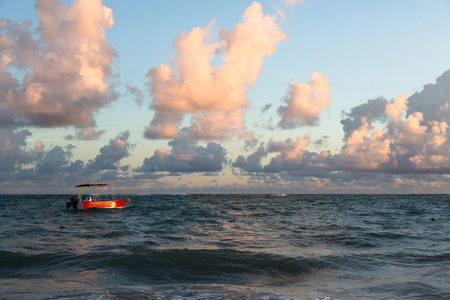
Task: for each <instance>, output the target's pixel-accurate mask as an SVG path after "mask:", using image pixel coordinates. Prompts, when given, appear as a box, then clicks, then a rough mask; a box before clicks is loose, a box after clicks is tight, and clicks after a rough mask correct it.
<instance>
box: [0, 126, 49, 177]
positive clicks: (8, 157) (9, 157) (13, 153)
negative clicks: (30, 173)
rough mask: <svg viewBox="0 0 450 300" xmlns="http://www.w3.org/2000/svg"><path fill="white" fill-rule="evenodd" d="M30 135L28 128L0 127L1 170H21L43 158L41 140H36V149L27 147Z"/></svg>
mask: <svg viewBox="0 0 450 300" xmlns="http://www.w3.org/2000/svg"><path fill="white" fill-rule="evenodd" d="M30 135H31V132H30V131H29V130H27V129H23V130H20V131H14V130H10V129H0V172H15V171H20V170H21V169H22V168H23V167H24V166H26V165H29V164H32V163H34V162H36V161H39V159H40V158H42V156H43V154H44V151H43V150H44V147H43V145H42V142H41V141H39V140H37V141H36V144H35V146H34V149H27V142H26V139H27V137H29V136H30Z"/></svg>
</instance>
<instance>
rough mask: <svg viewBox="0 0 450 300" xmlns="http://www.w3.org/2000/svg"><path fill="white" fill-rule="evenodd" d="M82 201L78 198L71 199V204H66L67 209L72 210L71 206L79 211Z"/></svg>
mask: <svg viewBox="0 0 450 300" xmlns="http://www.w3.org/2000/svg"><path fill="white" fill-rule="evenodd" d="M79 202H80V201H79V200H78V197H77V196H73V197H72V198H70V202H66V208H70V207H71V206H72V207H73V209H77V205H78V203H79Z"/></svg>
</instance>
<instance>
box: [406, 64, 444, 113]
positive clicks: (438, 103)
mask: <svg viewBox="0 0 450 300" xmlns="http://www.w3.org/2000/svg"><path fill="white" fill-rule="evenodd" d="M408 103H409V104H408V111H407V113H408V115H411V114H413V113H415V112H420V113H422V115H423V120H424V122H429V121H433V120H447V121H448V120H450V111H449V110H448V107H449V104H450V70H448V71H446V72H444V73H443V74H442V75H441V76H439V77H438V78H437V79H436V83H435V84H427V85H425V86H424V87H423V89H422V91H420V92H416V93H414V94H413V95H411V96H410V97H409V98H408Z"/></svg>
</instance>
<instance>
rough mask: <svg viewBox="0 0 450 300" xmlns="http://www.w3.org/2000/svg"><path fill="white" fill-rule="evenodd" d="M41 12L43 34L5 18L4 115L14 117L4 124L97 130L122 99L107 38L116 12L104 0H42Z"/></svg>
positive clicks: (0, 57) (0, 97) (1, 34)
mask: <svg viewBox="0 0 450 300" xmlns="http://www.w3.org/2000/svg"><path fill="white" fill-rule="evenodd" d="M36 14H37V16H38V19H39V26H38V28H37V35H35V34H34V33H33V30H32V28H31V22H29V21H27V22H25V23H23V24H20V25H17V24H14V23H12V22H11V21H10V20H8V19H3V18H2V19H0V82H1V83H0V107H1V109H0V115H1V116H8V115H9V117H6V118H2V122H0V123H1V124H0V125H1V126H3V127H4V126H23V125H32V126H40V127H58V126H76V127H78V128H79V131H80V132H83V131H92V130H93V128H94V127H95V124H96V122H95V119H94V114H95V113H96V112H97V111H98V110H99V109H100V108H101V107H104V106H105V105H107V104H108V103H110V102H111V101H113V100H114V99H115V98H116V97H117V95H116V94H115V93H114V92H113V91H112V90H111V89H110V88H109V86H108V83H107V82H106V80H107V79H108V78H110V76H111V75H112V69H111V63H112V60H113V58H114V57H115V56H116V53H115V51H114V49H113V47H112V46H111V45H110V44H108V43H107V42H106V40H105V30H106V29H107V28H111V26H112V25H113V24H114V20H113V16H112V10H111V9H109V8H107V7H105V6H103V5H102V3H101V1H100V0H76V1H74V3H73V4H72V5H71V6H69V7H66V6H64V4H63V3H62V1H50V0H38V1H37V2H36ZM36 37H37V38H36ZM16 70H19V72H16ZM13 74H15V75H16V77H17V76H19V75H18V74H24V76H23V78H15V77H14V76H13ZM95 136H96V135H93V134H92V132H85V133H81V134H79V137H80V138H86V139H91V138H95Z"/></svg>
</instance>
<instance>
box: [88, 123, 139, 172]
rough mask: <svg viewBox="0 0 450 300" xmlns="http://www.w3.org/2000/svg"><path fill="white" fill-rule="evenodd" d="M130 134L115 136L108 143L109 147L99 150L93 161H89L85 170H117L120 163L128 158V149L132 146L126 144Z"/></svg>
mask: <svg viewBox="0 0 450 300" xmlns="http://www.w3.org/2000/svg"><path fill="white" fill-rule="evenodd" d="M129 137H130V132H129V131H128V130H127V131H125V132H122V133H120V134H118V135H117V137H116V138H115V139H114V140H112V139H111V140H110V141H109V145H106V146H103V147H102V148H101V149H100V154H98V155H97V156H96V157H95V159H93V160H90V161H89V162H88V163H87V165H86V168H87V169H91V170H99V171H100V170H119V169H120V161H121V160H122V159H123V158H125V157H128V156H130V152H129V150H130V148H131V147H132V145H130V144H129V143H128V138H129Z"/></svg>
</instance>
